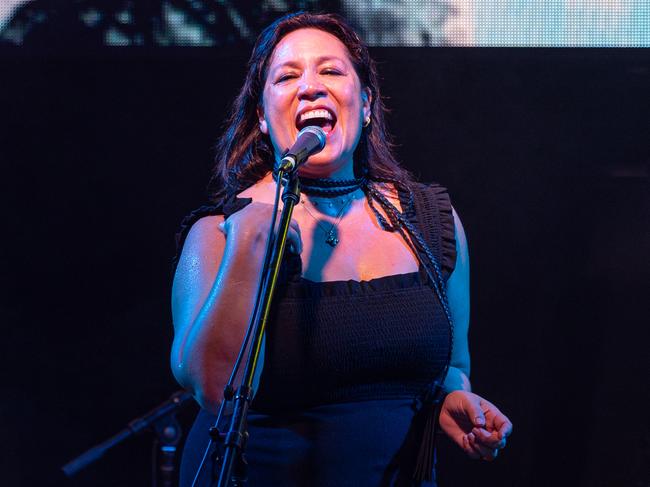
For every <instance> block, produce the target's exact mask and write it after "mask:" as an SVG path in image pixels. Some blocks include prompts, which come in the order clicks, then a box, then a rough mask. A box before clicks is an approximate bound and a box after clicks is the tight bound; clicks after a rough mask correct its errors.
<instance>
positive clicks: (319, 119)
mask: <svg viewBox="0 0 650 487" xmlns="http://www.w3.org/2000/svg"><path fill="white" fill-rule="evenodd" d="M309 125H315V126H317V127H320V128H322V129H323V131H324V132H325V133H326V134H328V133H330V132H331V131H332V130H333V129H334V126H335V125H336V116H335V115H334V114H333V113H332V112H330V111H329V110H327V109H326V108H317V109H315V110H308V111H306V112H303V113H301V114H300V115H298V117H297V120H296V128H297V129H298V130H302V129H304V128H305V127H307V126H309Z"/></svg>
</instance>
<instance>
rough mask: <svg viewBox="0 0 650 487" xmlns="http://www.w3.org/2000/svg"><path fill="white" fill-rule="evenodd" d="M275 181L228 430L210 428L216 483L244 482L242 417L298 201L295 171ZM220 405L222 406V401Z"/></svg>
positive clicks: (245, 434)
mask: <svg viewBox="0 0 650 487" xmlns="http://www.w3.org/2000/svg"><path fill="white" fill-rule="evenodd" d="M285 178H286V179H285ZM277 181H278V183H277V184H282V183H283V182H284V183H285V184H284V191H283V192H282V202H283V203H284V205H283V208H282V213H281V215H280V223H279V226H278V231H277V237H276V238H273V235H270V236H269V239H271V240H272V244H271V245H272V248H271V249H270V252H271V253H270V256H271V257H270V260H269V261H268V265H267V266H265V268H264V271H263V275H262V280H261V282H260V286H259V290H258V294H257V304H256V306H255V309H256V311H257V312H256V313H254V314H253V318H252V320H251V323H250V325H249V328H250V331H251V339H252V342H251V344H250V347H249V349H248V357H247V359H246V363H245V368H244V373H243V377H242V380H241V384H240V386H239V387H238V388H237V389H236V392H234V404H233V411H232V416H231V420H230V426H229V429H228V432H227V433H225V435H224V434H222V433H220V432H219V431H216V432H214V431H211V437H212V438H213V441H214V439H215V437H217V438H224V443H223V446H224V450H223V455H222V462H221V470H220V472H219V477H218V483H217V486H218V487H228V486H229V485H230V483H231V481H232V482H233V485H241V483H243V482H245V477H246V473H245V466H246V462H245V460H244V457H243V454H244V450H245V448H246V440H247V439H248V432H247V421H246V420H247V416H248V410H249V407H250V404H251V402H252V400H253V380H254V377H255V371H256V369H257V367H258V365H259V359H260V352H261V348H262V340H263V338H264V331H265V329H266V324H267V320H268V317H269V312H270V309H271V303H272V300H273V295H274V293H275V287H276V284H277V278H278V274H279V272H280V265H281V263H282V257H283V255H284V250H285V247H286V242H287V235H288V232H289V223H290V222H291V215H292V214H293V208H294V206H295V205H296V203H298V201H300V185H299V183H298V175H297V171H295V170H293V171H289V172H288V173H286V174H285V173H284V172H283V171H282V170H280V171H279V172H278V179H277ZM246 346H247V340H244V343H243V345H242V350H243V349H244V348H245V347H246ZM232 394H233V389H229V388H228V387H227V388H226V391H225V393H224V400H225V401H228V400H230V399H232V398H233V395H232ZM229 396H230V397H229ZM221 409H222V410H223V403H222V408H221ZM233 472H234V473H233Z"/></svg>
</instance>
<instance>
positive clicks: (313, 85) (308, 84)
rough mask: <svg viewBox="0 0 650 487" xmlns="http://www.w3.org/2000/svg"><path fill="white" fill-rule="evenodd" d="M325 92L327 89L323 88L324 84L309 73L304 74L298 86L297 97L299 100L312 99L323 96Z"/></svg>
mask: <svg viewBox="0 0 650 487" xmlns="http://www.w3.org/2000/svg"><path fill="white" fill-rule="evenodd" d="M326 94H327V89H326V88H325V85H324V84H323V83H321V82H320V81H319V80H318V79H317V78H316V77H314V76H311V75H305V76H304V77H303V79H302V80H301V83H300V86H299V87H298V98H299V99H301V100H302V99H307V100H313V99H316V98H320V97H322V96H325V95H326Z"/></svg>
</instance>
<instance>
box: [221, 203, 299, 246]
mask: <svg viewBox="0 0 650 487" xmlns="http://www.w3.org/2000/svg"><path fill="white" fill-rule="evenodd" d="M272 213H273V205H270V204H267V203H262V202H257V201H253V202H252V203H250V204H248V205H247V206H245V207H244V208H243V209H241V210H239V211H237V212H235V213H233V214H232V215H231V216H230V217H229V218H228V219H227V220H225V221H224V222H222V223H221V224H220V225H219V229H220V230H221V232H222V233H223V234H224V235H226V237H228V236H236V238H237V240H241V241H242V242H243V243H244V246H245V247H249V248H250V247H253V249H254V250H258V251H259V250H264V249H266V242H267V239H268V231H269V224H270V222H271V217H272ZM278 217H279V213H278ZM278 221H279V219H278ZM287 249H288V250H289V252H293V253H296V254H300V253H301V252H302V239H301V237H300V227H299V226H298V222H297V221H296V220H294V219H292V220H291V222H290V223H289V232H288V234H287Z"/></svg>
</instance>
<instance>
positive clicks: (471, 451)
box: [462, 435, 481, 460]
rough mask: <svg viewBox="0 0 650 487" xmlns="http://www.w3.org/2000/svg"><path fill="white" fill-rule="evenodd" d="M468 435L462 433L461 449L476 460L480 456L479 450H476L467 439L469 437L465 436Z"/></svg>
mask: <svg viewBox="0 0 650 487" xmlns="http://www.w3.org/2000/svg"><path fill="white" fill-rule="evenodd" d="M467 436H468V435H463V438H462V443H463V444H462V447H463V451H464V452H465V453H467V455H468V456H469V457H470V458H473V459H474V460H478V459H479V458H481V452H479V451H478V449H476V448H475V447H474V446H473V445H472V444H471V443H470V441H469V438H468V437H467Z"/></svg>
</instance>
